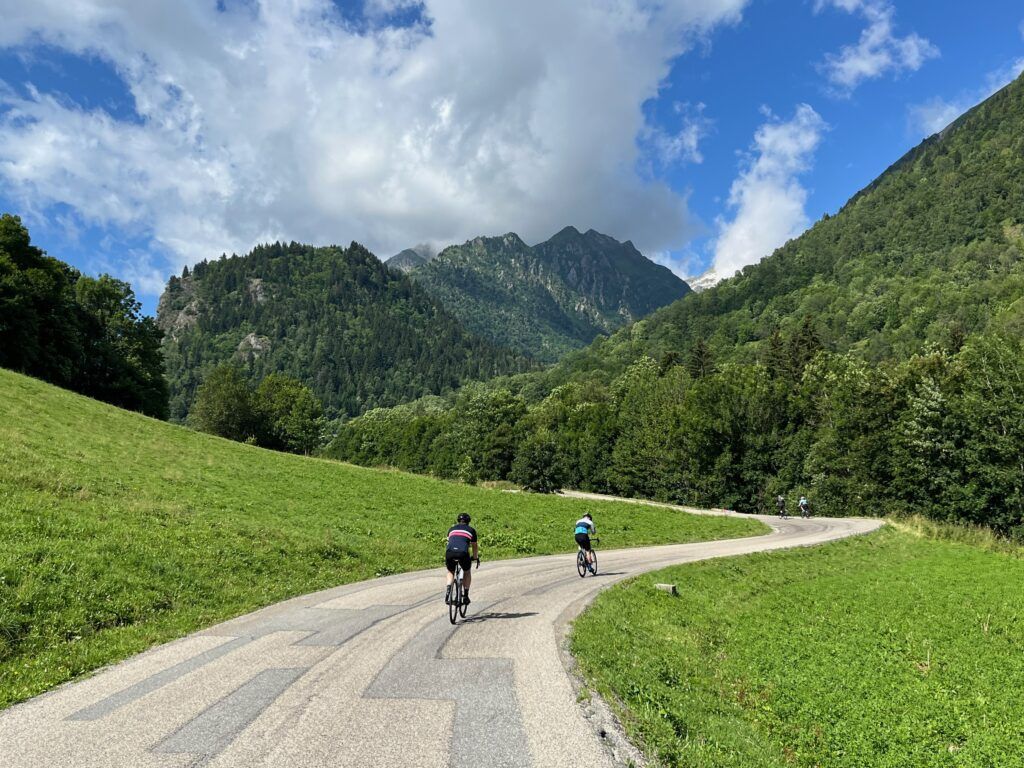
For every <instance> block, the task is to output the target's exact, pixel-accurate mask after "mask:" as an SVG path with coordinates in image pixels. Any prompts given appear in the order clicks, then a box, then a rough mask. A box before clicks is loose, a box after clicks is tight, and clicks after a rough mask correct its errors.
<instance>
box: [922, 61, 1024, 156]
mask: <svg viewBox="0 0 1024 768" xmlns="http://www.w3.org/2000/svg"><path fill="white" fill-rule="evenodd" d="M1021 72H1024V58H1020V59H1016V60H1014V61H1011V62H1010V63H1009V64H1007V65H1006V66H1004V67H1000V68H999V69H997V70H995V71H994V72H989V73H988V74H987V75H986V76H985V81H984V83H983V84H982V85H981V86H980V87H979V88H975V89H973V90H969V91H964V92H962V93H960V95H959V96H956V97H954V98H952V99H944V98H942V97H935V98H933V99H929V100H928V101H924V102H922V103H920V104H912V105H910V107H908V109H907V121H908V123H909V126H910V130H911V131H912V132H913V133H915V134H917V135H918V136H920V137H921V138H924V137H926V136H931V135H933V134H936V133H938V132H939V131H941V130H942V129H943V128H945V127H946V126H948V125H949V124H950V123H952V122H953V121H954V120H956V119H957V118H958V117H960V115H962V114H963V113H964V112H966V111H967V110H969V109H970V108H971V107H973V106H974V105H976V104H978V103H979V102H982V101H984V100H985V99H987V98H988V97H989V96H991V95H992V94H993V93H995V92H996V91H998V90H999V89H1000V88H1002V87H1003V86H1005V85H1007V84H1008V83H1010V82H1012V81H1013V80H1015V79H1016V78H1018V77H1019V76H1020V74H1021Z"/></svg>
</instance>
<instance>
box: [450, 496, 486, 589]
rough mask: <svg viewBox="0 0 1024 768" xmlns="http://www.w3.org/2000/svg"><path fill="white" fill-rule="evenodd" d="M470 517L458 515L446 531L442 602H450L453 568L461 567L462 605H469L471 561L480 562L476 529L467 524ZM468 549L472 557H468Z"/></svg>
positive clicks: (453, 578)
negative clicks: (444, 583)
mask: <svg viewBox="0 0 1024 768" xmlns="http://www.w3.org/2000/svg"><path fill="white" fill-rule="evenodd" d="M469 521H470V517H469V515H467V514H466V513H465V512H463V513H462V514H460V515H459V516H458V518H457V519H456V521H455V525H453V526H452V527H451V528H450V529H449V530H448V546H447V548H446V549H445V551H444V566H445V568H447V569H448V573H447V574H446V576H447V586H446V587H445V590H444V601H445V603H450V602H451V600H452V583H453V582H454V581H455V566H456V564H458V565H461V566H462V585H463V589H462V604H463V605H469V585H470V584H471V583H472V581H473V575H472V571H470V566H471V565H472V564H473V560H476V561H477V562H478V563H479V562H480V550H479V548H478V544H477V540H476V529H474V528H472V527H471V526H470V524H469ZM470 549H472V550H473V556H472V558H471V557H470V554H469V552H470Z"/></svg>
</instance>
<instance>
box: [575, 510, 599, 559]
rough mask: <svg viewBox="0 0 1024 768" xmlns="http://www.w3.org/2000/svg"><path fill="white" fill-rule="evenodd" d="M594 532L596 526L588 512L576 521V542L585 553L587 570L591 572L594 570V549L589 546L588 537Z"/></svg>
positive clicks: (595, 531)
mask: <svg viewBox="0 0 1024 768" xmlns="http://www.w3.org/2000/svg"><path fill="white" fill-rule="evenodd" d="M596 534H597V528H596V527H595V526H594V519H593V518H592V517H591V516H590V514H589V513H588V514H586V515H584V516H583V517H581V518H580V519H579V520H577V521H576V530H575V535H576V543H577V544H579V547H580V549H582V550H583V551H584V552H586V553H587V570H589V571H590V572H591V573H593V572H594V550H593V549H592V548H591V546H590V537H591V536H594V535H596Z"/></svg>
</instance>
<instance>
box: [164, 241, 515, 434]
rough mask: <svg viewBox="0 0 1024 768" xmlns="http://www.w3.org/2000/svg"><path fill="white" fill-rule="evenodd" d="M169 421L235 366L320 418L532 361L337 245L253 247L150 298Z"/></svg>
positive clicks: (357, 251)
mask: <svg viewBox="0 0 1024 768" xmlns="http://www.w3.org/2000/svg"><path fill="white" fill-rule="evenodd" d="M157 317H158V323H159V325H160V327H161V328H162V329H163V330H164V332H165V334H166V337H165V340H164V350H165V355H166V363H167V377H168V380H169V382H170V388H171V401H170V413H171V418H172V419H177V420H181V419H184V418H185V417H186V415H187V413H188V411H189V409H190V408H191V405H192V402H193V399H194V397H195V392H196V388H197V387H198V386H199V384H200V383H201V382H202V381H203V380H204V379H205V377H206V376H207V375H208V374H209V373H210V372H211V371H212V370H214V369H215V368H217V367H218V366H220V365H223V364H233V365H236V366H238V367H239V368H240V369H241V370H243V371H244V373H245V375H246V376H247V378H249V379H250V380H252V381H254V382H255V381H259V380H261V379H263V378H264V377H266V376H267V375H269V374H271V373H280V374H284V375H286V376H288V377H291V378H293V379H296V380H298V381H300V382H302V383H304V384H306V385H308V386H309V387H310V388H311V389H312V391H313V392H314V393H315V394H316V396H317V397H318V398H320V400H321V401H322V402H323V404H324V407H325V409H326V411H327V415H328V416H329V417H335V416H339V415H354V414H359V413H362V412H363V411H365V410H367V409H370V408H375V407H379V406H387V405H394V404H396V403H401V402H404V401H408V400H412V399H414V398H417V397H421V396H423V395H426V394H437V393H441V392H444V391H446V390H449V389H452V388H455V387H457V386H458V385H459V384H461V383H463V382H465V381H468V380H472V379H485V378H490V377H493V376H496V375H500V374H507V373H512V372H517V371H525V370H528V369H530V368H531V367H533V364H532V363H531V362H530V361H529V360H528V359H527V358H525V357H524V356H522V355H520V354H518V353H515V352H511V351H509V350H506V349H502V348H500V347H498V346H497V345H495V344H492V343H491V342H489V341H486V340H484V339H482V338H480V337H478V336H475V335H473V334H472V333H470V332H468V331H467V330H466V329H465V328H464V327H463V326H462V325H461V324H460V323H459V321H458V320H456V319H455V318H454V317H452V316H451V315H450V314H449V313H447V312H446V311H445V310H444V309H443V308H441V307H440V306H438V305H437V304H436V303H435V302H434V301H433V300H431V299H430V298H429V297H428V296H427V294H426V293H425V292H424V291H423V289H422V288H420V287H418V286H417V285H415V284H414V283H412V282H411V281H410V280H409V279H408V278H407V277H405V276H404V275H402V274H400V273H397V272H395V271H392V270H389V269H388V268H387V267H385V266H384V265H383V264H381V262H380V261H378V260H377V258H376V257H375V256H373V254H371V253H370V252H369V251H367V250H366V249H365V248H363V247H362V246H360V245H358V244H356V243H353V244H352V245H350V246H349V247H348V248H346V249H341V248H338V247H326V248H315V247H312V246H308V245H301V244H299V243H291V244H287V245H286V244H282V243H275V244H272V245H262V246H258V247H257V248H255V249H253V251H252V252H251V253H249V254H248V255H246V256H231V257H223V258H221V259H219V260H216V261H203V262H200V263H198V264H196V265H195V267H194V268H193V269H192V270H191V271H190V270H188V269H187V268H186V269H185V271H184V272H183V273H182V275H181V276H180V277H177V276H175V277H172V278H171V280H170V281H169V283H168V285H167V289H166V291H165V292H164V294H163V296H162V297H161V299H160V306H159V309H158V313H157Z"/></svg>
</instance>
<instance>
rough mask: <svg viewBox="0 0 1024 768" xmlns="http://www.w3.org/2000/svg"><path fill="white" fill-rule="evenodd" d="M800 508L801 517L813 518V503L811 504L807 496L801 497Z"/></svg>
mask: <svg viewBox="0 0 1024 768" xmlns="http://www.w3.org/2000/svg"><path fill="white" fill-rule="evenodd" d="M798 506H799V507H800V516H801V517H810V516H811V502H809V501H808V500H807V497H806V496H801V497H800V503H799V505H798Z"/></svg>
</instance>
